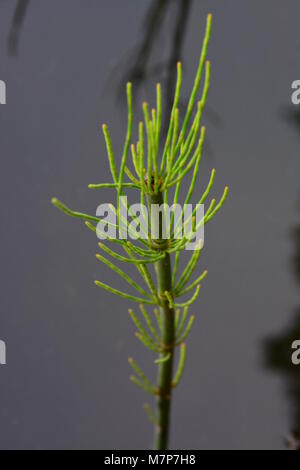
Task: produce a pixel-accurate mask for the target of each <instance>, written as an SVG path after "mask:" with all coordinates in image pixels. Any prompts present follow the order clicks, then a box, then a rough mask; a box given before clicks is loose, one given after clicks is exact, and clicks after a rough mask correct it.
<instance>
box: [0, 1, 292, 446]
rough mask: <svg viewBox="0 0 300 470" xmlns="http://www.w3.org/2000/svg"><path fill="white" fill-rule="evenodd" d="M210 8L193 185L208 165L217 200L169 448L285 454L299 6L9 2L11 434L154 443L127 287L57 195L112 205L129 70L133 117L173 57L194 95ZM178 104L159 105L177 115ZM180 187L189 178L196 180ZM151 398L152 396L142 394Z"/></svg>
mask: <svg viewBox="0 0 300 470" xmlns="http://www.w3.org/2000/svg"><path fill="white" fill-rule="evenodd" d="M208 12H212V13H213V30H212V39H211V42H210V46H209V50H208V57H209V59H210V60H211V62H212V80H211V88H210V91H209V95H208V105H207V108H206V111H205V114H204V118H203V122H204V123H205V125H206V133H207V141H206V144H205V151H204V156H203V159H202V163H201V171H200V178H199V185H198V188H197V190H198V194H199V195H200V194H201V191H203V189H204V188H205V186H206V183H207V179H208V176H209V172H210V169H211V168H212V167H215V168H216V182H215V189H214V195H215V196H216V197H220V195H221V193H222V190H223V188H224V186H225V185H226V184H228V186H229V188H230V193H229V197H228V199H227V202H226V204H225V206H224V207H223V210H222V211H221V212H220V213H219V214H218V216H217V217H216V218H215V219H214V220H213V221H212V222H211V223H210V224H208V226H207V227H206V231H205V248H204V251H203V255H201V258H200V264H199V270H200V269H201V270H204V269H208V276H207V278H206V279H205V281H204V282H203V285H202V288H201V295H200V296H199V298H198V300H197V302H196V303H195V304H194V305H193V307H192V310H193V313H194V314H195V315H196V322H195V326H194V327H193V330H192V332H191V335H190V337H189V339H188V341H187V366H186V370H185V372H184V376H183V379H182V382H181V384H180V386H179V388H178V389H177V390H176V391H175V393H174V399H173V408H172V432H171V440H170V447H171V448H173V449H284V448H286V442H287V440H288V436H289V435H290V434H291V433H293V434H294V435H297V434H298V435H299V433H300V366H298V367H297V366H294V365H292V363H291V361H290V356H291V349H290V348H291V343H292V341H293V340H295V339H300V296H299V293H300V269H299V257H300V237H299V227H300V184H299V180H300V178H299V173H300V151H299V149H300V108H299V107H297V106H295V105H292V103H291V93H292V90H291V83H292V82H293V81H294V80H296V79H300V77H299V64H300V33H299V20H300V4H299V1H296V0H286V1H284V2H283V1H280V0H265V1H264V2H261V1H258V0H240V1H238V2H237V1H233V0H227V1H226V2H224V1H222V0H215V1H213V2H212V1H208V0H186V1H181V0H173V1H167V0H165V1H161V0H144V1H140V0H130V1H129V0H127V1H124V0H113V1H111V0H100V1H99V0H98V1H96V0H90V1H89V2H85V1H83V0H64V1H63V2H61V1H59V0H52V1H49V0H48V1H46V0H43V1H37V0H28V1H8V0H1V1H0V80H3V81H5V83H6V104H5V105H0V148H1V171H0V214H1V232H0V240H1V243H0V293H1V295H0V312H1V313H0V339H1V341H3V342H5V345H6V364H5V365H0V422H1V431H0V448H2V449H11V448H18V449H47V448H71V449H76V448H82V449H87V448H100V449H143V448H149V447H151V444H152V426H151V425H150V423H149V422H148V421H147V417H146V416H145V414H144V411H143V407H142V405H143V403H144V402H145V401H147V400H148V397H146V396H145V395H144V393H143V392H142V391H140V390H139V389H137V388H136V387H135V386H134V385H133V384H132V383H131V382H130V381H129V374H130V369H129V365H128V362H127V358H128V356H133V357H134V358H135V359H136V360H137V361H138V362H139V364H140V365H141V366H142V367H143V368H144V369H146V370H147V371H148V372H149V374H150V375H151V374H152V377H155V367H156V365H155V364H154V363H153V355H152V354H151V353H149V352H147V351H145V350H144V349H143V347H142V346H140V345H139V344H138V343H137V340H136V338H135V336H134V326H133V324H132V323H131V321H130V318H129V316H128V314H127V309H128V307H130V306H132V305H131V304H130V302H127V301H126V300H122V299H119V298H118V297H113V296H112V295H111V294H109V293H107V292H104V291H102V290H101V289H99V288H97V287H96V286H94V284H93V280H94V279H99V280H102V281H103V282H106V283H110V284H113V285H114V286H116V287H118V288H120V289H121V288H124V286H123V284H121V282H120V281H119V279H118V278H117V277H116V276H115V275H114V274H113V273H111V272H110V271H109V270H108V269H106V268H104V267H103V266H102V265H101V264H100V263H99V261H97V259H96V258H95V253H96V252H97V243H96V240H95V237H94V236H93V234H92V233H91V232H89V231H88V230H87V229H86V228H85V226H84V224H83V223H82V222H80V221H77V220H74V219H71V218H67V217H66V216H64V215H63V214H61V213H60V212H58V211H57V210H56V209H54V208H53V206H52V205H51V203H50V199H51V197H52V196H58V197H59V198H60V199H62V200H63V201H64V202H65V203H66V204H67V205H69V206H70V207H72V208H74V209H77V210H82V211H86V212H90V213H91V214H94V213H95V210H96V207H97V206H98V204H100V203H101V202H111V201H113V200H114V199H113V198H114V197H115V195H114V193H113V191H112V190H107V191H104V192H100V190H97V191H96V190H90V189H88V188H87V185H88V183H94V182H106V181H110V175H109V165H108V161H107V157H106V151H105V145H104V139H103V137H102V134H101V123H103V122H105V123H107V124H108V126H109V128H110V130H111V135H112V139H113V143H114V146H115V149H116V155H117V160H118V161H120V152H121V149H122V145H123V142H124V137H125V129H126V107H125V99H124V96H125V81H126V80H127V79H130V80H132V82H133V91H134V96H135V119H136V120H135V123H136V124H137V119H138V118H139V117H140V116H141V112H140V109H141V106H140V105H141V103H142V101H143V100H145V99H146V100H149V101H150V102H151V101H152V100H153V98H154V88H155V83H156V81H161V83H162V89H163V94H164V95H163V96H164V107H165V110H168V109H169V106H170V100H171V96H172V92H173V88H174V73H175V68H176V62H177V60H178V59H179V58H180V59H182V61H183V106H184V104H185V103H186V101H187V98H188V93H189V90H190V88H191V86H192V83H193V77H194V73H195V70H196V66H197V63H198V59H199V54H200V50H201V43H202V38H203V33H204V26H205V18H206V15H207V13H208ZM166 114H167V113H166ZM185 184H186V185H185V189H187V187H188V183H187V182H186V183H185ZM150 401H151V400H150Z"/></svg>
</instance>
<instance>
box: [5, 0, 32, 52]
mask: <svg viewBox="0 0 300 470" xmlns="http://www.w3.org/2000/svg"><path fill="white" fill-rule="evenodd" d="M29 1H30V0H18V1H17V4H16V8H15V12H14V16H13V19H12V23H11V26H10V30H9V33H8V38H7V50H8V54H9V55H10V56H16V55H17V53H18V46H19V40H20V32H21V29H22V25H23V23H24V19H25V15H26V11H27V8H28V5H29Z"/></svg>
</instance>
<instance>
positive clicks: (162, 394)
mask: <svg viewBox="0 0 300 470" xmlns="http://www.w3.org/2000/svg"><path fill="white" fill-rule="evenodd" d="M148 202H149V205H151V204H159V205H160V204H163V197H162V193H161V192H159V193H158V194H152V195H151V196H149V199H148ZM149 209H150V210H149V213H150V214H151V206H150V208H149ZM163 224H164V220H163V217H161V220H160V221H159V228H160V230H159V234H160V236H161V234H162V226H163ZM154 241H155V243H156V244H159V245H160V247H161V250H165V249H167V240H163V239H161V238H160V239H158V240H154ZM155 270H156V276H157V287H158V293H159V297H160V299H161V307H160V316H161V327H162V342H163V345H164V352H163V353H162V354H161V358H162V357H165V356H166V354H169V359H168V360H167V361H165V362H160V363H159V365H158V382H157V389H158V397H157V421H158V422H157V426H156V431H155V432H156V434H155V444H154V445H155V449H156V450H165V449H167V447H168V438H169V425H170V408H171V395H172V373H173V359H174V343H175V312H174V309H173V308H170V307H169V302H168V300H167V298H166V296H165V292H166V291H168V292H169V293H171V294H172V269H171V259H170V255H169V254H168V253H166V256H165V257H164V258H163V259H160V260H158V261H157V262H156V263H155Z"/></svg>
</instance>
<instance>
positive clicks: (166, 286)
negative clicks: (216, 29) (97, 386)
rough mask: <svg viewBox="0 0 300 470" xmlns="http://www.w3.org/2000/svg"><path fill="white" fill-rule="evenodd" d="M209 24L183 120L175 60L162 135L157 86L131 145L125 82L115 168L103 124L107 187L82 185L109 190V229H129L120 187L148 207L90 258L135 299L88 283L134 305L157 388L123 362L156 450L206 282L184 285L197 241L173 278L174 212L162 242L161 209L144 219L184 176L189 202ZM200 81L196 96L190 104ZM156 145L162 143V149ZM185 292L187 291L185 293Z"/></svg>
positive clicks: (212, 209) (199, 145)
mask: <svg viewBox="0 0 300 470" xmlns="http://www.w3.org/2000/svg"><path fill="white" fill-rule="evenodd" d="M211 20H212V17H211V15H210V14H209V15H208V17H207V22H206V31H205V36H204V41H203V46H202V52H201V56H200V61H199V65H198V69H197V72H196V76H195V81H194V85H193V88H192V91H191V94H190V98H189V101H188V104H187V107H186V111H185V114H184V115H183V117H182V118H181V116H180V113H179V99H180V92H181V83H182V66H181V63H180V62H178V64H177V83H176V89H175V95H174V102H173V107H172V110H171V114H170V116H169V125H168V131H167V134H166V136H165V137H164V136H163V135H162V132H161V128H162V107H161V86H160V84H157V86H156V105H155V107H154V108H153V109H152V110H151V111H150V109H149V106H148V104H147V103H145V102H144V103H143V116H144V120H143V121H141V122H139V126H138V141H137V143H136V144H135V143H133V142H132V129H133V111H132V90H131V83H127V103H128V125H127V133H126V138H125V145H124V150H123V154H122V158H121V163H120V165H119V169H118V168H117V161H116V158H115V154H114V150H113V145H112V141H111V137H110V133H109V131H108V128H107V126H106V125H105V124H104V125H103V126H102V129H103V134H104V138H105V142H106V147H107V153H108V160H109V166H110V171H111V175H112V182H111V183H99V184H90V185H89V187H90V188H94V189H96V188H115V189H116V192H117V201H118V203H117V208H116V209H114V211H115V215H116V220H117V223H116V226H115V228H118V229H119V228H120V226H121V225H123V226H124V224H125V226H126V228H127V229H128V230H129V231H130V225H129V223H128V222H127V221H126V220H125V221H124V220H121V218H122V213H121V203H120V200H121V196H124V195H125V190H129V189H132V190H136V191H137V192H138V194H139V200H140V202H141V204H144V203H147V205H148V209H149V225H148V226H147V227H146V228H145V227H142V226H141V230H144V234H143V235H144V236H142V235H140V236H137V237H135V240H132V241H128V239H122V238H118V239H117V238H114V237H109V236H108V237H106V242H108V244H110V245H111V246H115V247H116V248H117V251H115V249H112V248H111V247H109V246H108V244H107V243H104V241H100V242H99V248H100V250H101V252H100V253H99V254H97V255H96V256H97V259H98V260H99V261H100V262H101V263H104V264H105V265H106V266H108V267H109V268H111V269H112V270H113V271H114V272H115V273H116V274H118V275H119V276H120V277H121V278H122V279H123V280H124V281H126V282H127V283H128V284H129V286H130V287H132V288H133V289H134V290H135V291H137V292H138V295H133V294H131V293H128V292H126V291H120V290H119V289H116V288H114V287H112V286H109V285H107V284H105V283H104V282H102V280H101V281H100V280H96V281H95V284H96V285H97V286H99V287H101V288H103V289H105V290H106V291H108V292H110V293H112V294H115V295H118V296H120V297H122V298H125V299H127V300H130V301H134V302H137V303H138V304H139V314H138V313H137V312H136V311H134V310H133V309H131V308H130V309H129V315H130V317H131V319H132V321H133V323H134V325H135V327H136V330H137V331H136V337H137V338H138V340H139V341H140V342H141V343H142V344H143V345H144V346H145V347H146V348H148V349H150V350H151V351H153V353H155V354H156V355H157V357H156V359H155V361H154V362H155V364H156V367H157V368H158V373H157V375H158V378H157V383H156V384H153V383H152V382H151V380H150V379H149V378H148V377H147V376H146V374H145V373H144V372H143V371H142V369H141V367H140V366H139V365H138V364H137V362H136V361H135V360H134V359H133V358H129V364H130V366H131V368H132V370H133V375H132V376H131V380H132V382H134V383H135V384H136V385H137V386H138V387H140V388H142V389H143V390H144V391H145V392H147V393H149V394H150V395H153V396H154V397H156V410H154V411H153V410H152V409H151V408H150V405H149V404H146V405H145V411H146V413H147V414H148V416H149V418H150V420H151V422H152V423H153V425H154V427H155V444H154V447H155V449H167V447H168V437H169V429H170V425H169V424H170V407H171V399H172V392H173V390H174V389H175V388H176V387H177V386H178V384H179V382H180V380H181V377H182V374H183V370H184V366H185V360H186V345H185V340H186V338H187V336H188V334H189V332H190V331H191V328H192V326H193V323H194V318H195V317H194V315H190V314H189V308H190V307H191V305H192V304H193V303H194V302H195V301H196V299H197V297H198V295H199V291H200V285H201V282H202V281H203V280H204V278H205V277H206V275H207V271H206V270H205V271H203V272H202V273H201V274H200V275H197V276H196V277H195V279H194V280H191V278H192V276H193V274H194V272H195V271H196V268H197V265H198V260H199V257H200V254H201V251H202V246H201V244H199V246H198V247H197V249H195V250H193V251H192V252H191V256H190V259H189V261H188V262H187V264H186V266H185V268H184V269H183V271H182V272H181V273H180V274H179V258H180V255H181V254H182V252H183V250H185V248H186V247H187V245H188V244H189V243H190V241H191V240H190V239H189V237H188V236H186V235H185V234H184V235H183V236H182V237H181V238H179V239H178V237H176V233H177V232H176V230H177V228H176V220H175V219H174V213H172V217H171V221H170V227H171V228H170V232H169V236H168V238H165V237H162V232H163V229H164V228H165V227H164V226H165V224H166V219H165V217H164V213H163V211H162V216H161V217H160V218H159V219H158V220H156V219H155V218H154V217H153V218H152V217H151V211H152V207H153V206H154V205H160V206H161V204H167V203H168V202H169V200H170V199H171V198H172V203H173V204H177V203H178V201H179V196H180V191H181V189H182V188H181V184H182V180H183V178H184V177H185V176H187V177H190V181H189V189H188V191H187V194H186V195H185V198H184V204H188V203H189V202H190V200H191V198H192V195H193V192H194V190H195V189H196V188H197V186H198V184H197V176H198V172H199V164H200V160H201V156H202V149H203V143H204V138H205V127H203V126H202V127H201V118H202V112H203V108H204V105H205V102H206V98H207V93H208V89H209V83H210V62H209V61H208V60H206V55H207V47H208V42H209V38H210V33H211ZM202 80H203V89H202V94H201V97H200V99H199V100H198V101H197V95H198V91H199V88H200V84H201V81H202ZM162 141H164V144H163V145H162ZM130 152H131V157H132V169H131V170H130V168H129V153H130ZM126 177H127V180H126V179H125V178H126ZM214 179H215V170H214V169H212V171H211V175H210V179H209V181H208V183H207V186H206V189H205V190H204V192H203V194H202V196H201V197H200V199H199V204H204V203H205V201H206V200H207V198H208V196H209V193H210V190H211V188H212V185H213V182H214ZM227 194H228V187H225V189H224V192H223V194H222V196H221V197H220V199H219V201H218V202H216V200H215V199H214V198H213V199H211V201H210V203H209V204H208V207H207V210H206V211H205V213H204V216H203V218H202V219H201V221H200V222H199V223H198V222H197V227H196V226H195V220H196V217H195V211H196V209H194V211H193V213H192V223H193V227H194V229H197V228H199V227H200V225H201V224H202V225H204V224H206V223H207V222H209V221H210V220H211V219H212V218H213V217H214V216H215V215H216V214H217V212H218V211H219V210H220V208H221V207H222V205H223V204H224V202H225V199H226V197H227ZM52 203H53V204H54V205H55V206H56V207H57V208H59V209H61V210H62V211H63V212H64V213H66V214H68V215H70V216H73V217H77V218H80V219H83V220H84V221H85V224H86V226H87V227H88V228H89V229H90V230H92V231H93V232H97V226H98V223H99V222H100V217H96V216H92V215H89V214H85V213H81V212H75V211H73V210H70V209H69V208H68V207H66V206H65V205H64V204H63V203H61V202H60V201H59V200H58V199H56V198H53V199H52ZM112 208H113V206H112ZM127 209H128V208H127ZM129 213H130V208H129ZM153 223H156V224H157V227H153V226H151V224H152V225H153ZM184 223H187V222H186V221H185V222H184ZM95 224H96V225H95ZM126 224H127V225H126ZM153 228H154V233H157V234H158V236H156V237H154V238H153V237H152V236H151V234H152V233H153ZM145 231H146V232H145ZM118 248H120V249H121V250H122V251H123V253H122V254H121V253H120V250H119V251H118ZM104 255H106V256H104ZM111 259H114V260H116V261H118V262H121V263H123V264H124V265H126V264H131V265H134V266H135V267H136V269H137V273H138V275H139V276H141V279H142V280H143V282H144V286H143V287H142V286H141V285H140V284H139V283H138V282H137V281H136V280H135V279H133V278H132V277H131V276H129V275H128V274H127V273H126V271H125V270H123V269H121V268H120V267H119V266H118V265H117V264H115V263H114V262H112V261H111ZM152 267H154V270H152ZM191 291H192V294H190V292H191ZM186 294H189V295H190V297H189V298H188V299H187V300H183V301H178V298H180V297H182V296H185V295H186ZM149 307H150V309H151V310H152V309H153V312H152V311H151V312H150V313H149ZM177 348H178V350H179V354H178V361H177V362H178V363H177V369H176V371H175V372H174V363H175V351H176V349H177Z"/></svg>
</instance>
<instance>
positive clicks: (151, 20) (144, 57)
mask: <svg viewBox="0 0 300 470" xmlns="http://www.w3.org/2000/svg"><path fill="white" fill-rule="evenodd" d="M191 5H192V0H178V1H176V2H174V0H154V1H153V2H152V3H151V4H150V7H149V9H148V11H147V12H146V15H145V19H144V24H143V31H144V34H143V38H142V41H141V43H140V45H139V46H138V47H137V50H136V52H135V54H134V57H133V60H132V64H131V65H130V66H129V69H128V70H127V71H126V73H125V76H123V77H122V84H121V92H122V93H123V84H124V81H131V82H132V83H133V85H134V88H135V90H136V91H138V89H139V88H140V87H141V85H142V84H143V83H144V82H145V81H146V80H147V78H149V77H152V76H153V75H154V76H158V77H159V78H158V79H159V80H160V81H162V82H164V84H165V93H164V99H165V110H166V112H167V114H168V113H169V112H170V111H171V106H172V100H173V92H174V87H175V81H176V64H177V61H178V60H180V59H181V56H182V54H181V52H182V47H183V42H184V36H185V32H186V27H187V24H188V18H189V14H190V11H191ZM171 7H173V8H174V14H173V17H172V21H171V24H172V29H171V31H170V30H169V28H168V26H169V25H168V24H166V20H167V17H168V13H169V10H171ZM164 29H165V30H166V31H168V33H167V35H168V37H170V43H171V46H170V50H169V53H168V57H167V59H166V60H165V61H163V62H161V63H158V64H155V65H153V66H152V65H150V58H151V54H152V52H153V50H154V49H155V48H156V46H157V45H159V46H160V49H161V32H162V31H163V30H164Z"/></svg>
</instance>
